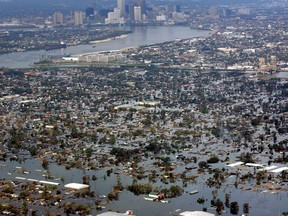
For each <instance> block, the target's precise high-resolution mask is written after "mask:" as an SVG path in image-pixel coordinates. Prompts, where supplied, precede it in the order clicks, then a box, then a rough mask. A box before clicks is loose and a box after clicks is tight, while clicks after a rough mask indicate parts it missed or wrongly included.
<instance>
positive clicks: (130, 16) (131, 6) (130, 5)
mask: <svg viewBox="0 0 288 216" xmlns="http://www.w3.org/2000/svg"><path fill="white" fill-rule="evenodd" d="M128 14H129V18H130V19H131V20H134V4H129V9H128Z"/></svg>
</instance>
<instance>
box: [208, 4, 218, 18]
mask: <svg viewBox="0 0 288 216" xmlns="http://www.w3.org/2000/svg"><path fill="white" fill-rule="evenodd" d="M209 15H210V17H211V18H217V17H218V9H217V7H215V6H211V7H210V8H209Z"/></svg>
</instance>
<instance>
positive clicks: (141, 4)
mask: <svg viewBox="0 0 288 216" xmlns="http://www.w3.org/2000/svg"><path fill="white" fill-rule="evenodd" d="M135 6H139V7H141V13H142V14H145V13H146V0H136V2H135Z"/></svg>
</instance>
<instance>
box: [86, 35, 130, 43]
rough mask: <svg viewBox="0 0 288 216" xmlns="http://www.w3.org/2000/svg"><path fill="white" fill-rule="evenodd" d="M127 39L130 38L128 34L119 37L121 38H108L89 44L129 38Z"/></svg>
mask: <svg viewBox="0 0 288 216" xmlns="http://www.w3.org/2000/svg"><path fill="white" fill-rule="evenodd" d="M127 37H128V34H122V35H119V36H116V37H110V38H106V39H103V40H94V41H89V44H99V43H105V42H108V41H112V40H119V39H124V38H127Z"/></svg>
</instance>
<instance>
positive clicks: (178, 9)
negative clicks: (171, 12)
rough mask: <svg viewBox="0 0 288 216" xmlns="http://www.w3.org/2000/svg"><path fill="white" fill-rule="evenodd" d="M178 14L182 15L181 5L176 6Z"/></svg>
mask: <svg viewBox="0 0 288 216" xmlns="http://www.w3.org/2000/svg"><path fill="white" fill-rule="evenodd" d="M176 12H177V13H180V12H181V6H180V5H176Z"/></svg>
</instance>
